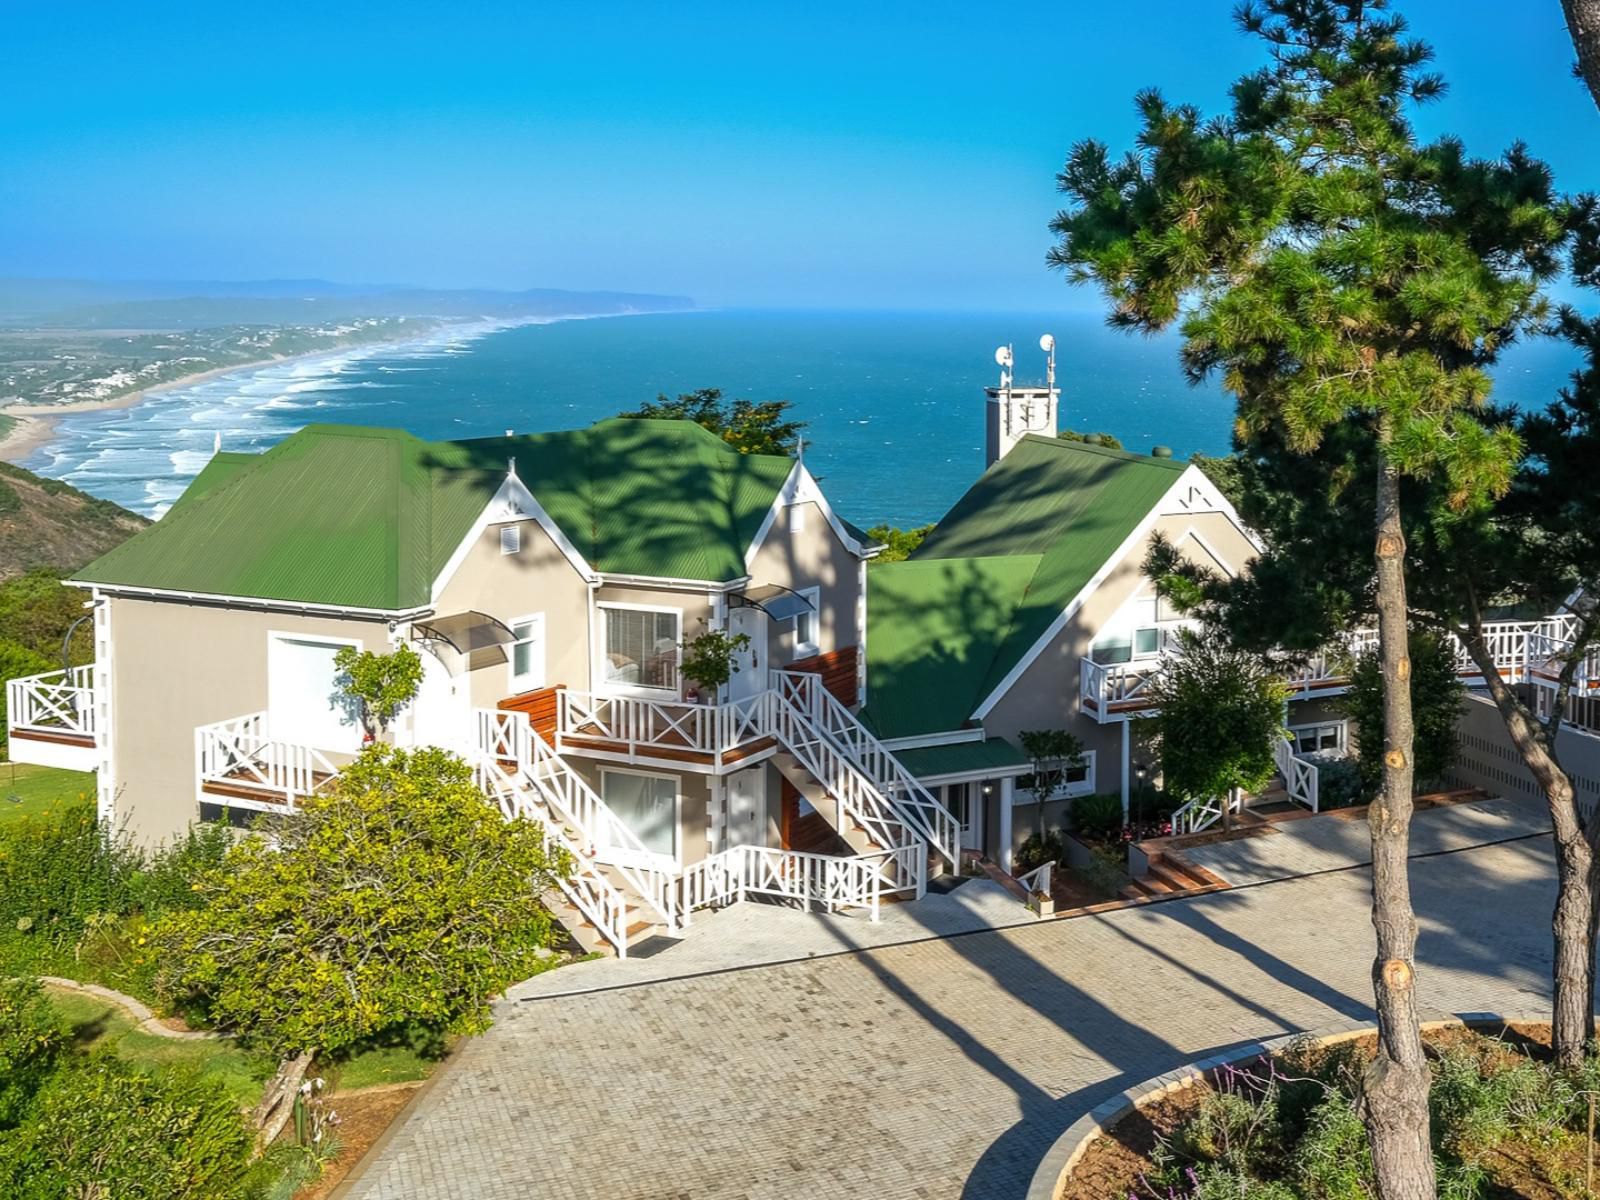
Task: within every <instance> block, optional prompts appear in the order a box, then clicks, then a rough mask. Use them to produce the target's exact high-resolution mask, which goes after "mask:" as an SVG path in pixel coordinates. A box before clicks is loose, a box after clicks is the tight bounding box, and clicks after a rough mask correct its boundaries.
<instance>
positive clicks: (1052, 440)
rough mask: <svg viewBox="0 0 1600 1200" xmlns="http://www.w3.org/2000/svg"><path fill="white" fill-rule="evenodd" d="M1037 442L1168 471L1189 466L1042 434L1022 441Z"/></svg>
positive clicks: (1184, 461)
mask: <svg viewBox="0 0 1600 1200" xmlns="http://www.w3.org/2000/svg"><path fill="white" fill-rule="evenodd" d="M1020 440H1022V441H1024V442H1035V443H1037V444H1039V445H1041V446H1049V447H1051V448H1052V449H1056V450H1070V451H1073V452H1076V453H1079V454H1093V455H1096V456H1098V457H1100V458H1113V459H1117V460H1118V461H1120V462H1126V463H1144V464H1147V465H1149V466H1152V467H1160V468H1162V469H1163V470H1166V471H1181V470H1183V469H1184V468H1185V467H1187V466H1188V465H1189V460H1188V459H1186V458H1157V457H1156V456H1155V455H1154V454H1137V453H1135V452H1134V451H1132V450H1119V449H1117V448H1116V447H1114V446H1099V445H1096V444H1095V443H1093V442H1075V441H1072V440H1070V439H1068V438H1062V437H1050V436H1048V435H1046V434H1042V433H1025V434H1023V435H1022V438H1021V439H1020Z"/></svg>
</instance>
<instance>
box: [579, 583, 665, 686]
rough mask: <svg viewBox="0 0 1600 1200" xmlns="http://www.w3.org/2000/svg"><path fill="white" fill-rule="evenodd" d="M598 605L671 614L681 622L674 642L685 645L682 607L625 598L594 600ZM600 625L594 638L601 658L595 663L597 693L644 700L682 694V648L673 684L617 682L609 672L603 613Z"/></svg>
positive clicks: (600, 608) (600, 606)
mask: <svg viewBox="0 0 1600 1200" xmlns="http://www.w3.org/2000/svg"><path fill="white" fill-rule="evenodd" d="M595 608H596V609H599V610H605V609H612V608H615V609H621V610H623V611H626V612H644V613H671V614H672V615H673V616H674V617H676V618H677V623H678V631H677V635H676V636H675V637H674V638H673V645H674V646H675V647H680V648H681V647H682V645H683V609H681V608H673V607H672V606H671V605H667V604H629V603H627V602H626V601H622V600H597V601H595ZM599 626H600V629H599V631H598V635H597V636H596V638H595V645H596V651H597V654H598V657H597V658H596V660H595V663H594V680H595V687H594V690H595V691H596V692H597V693H604V694H605V695H609V696H634V697H637V698H639V699H643V700H665V699H668V698H671V699H674V700H676V699H677V698H678V697H679V696H680V695H681V693H682V689H683V663H682V661H681V656H682V651H681V649H680V650H678V654H679V656H680V661H679V663H678V666H677V670H676V671H675V672H674V674H675V675H676V676H677V681H676V683H675V684H674V686H672V687H649V686H646V685H645V684H642V683H614V682H612V681H611V680H610V679H608V678H607V675H608V672H607V670H606V668H607V666H608V665H609V663H610V659H609V657H608V655H609V653H610V652H609V650H608V648H607V646H606V621H605V618H604V616H603V615H602V617H601V619H600V621H599ZM641 665H642V664H641Z"/></svg>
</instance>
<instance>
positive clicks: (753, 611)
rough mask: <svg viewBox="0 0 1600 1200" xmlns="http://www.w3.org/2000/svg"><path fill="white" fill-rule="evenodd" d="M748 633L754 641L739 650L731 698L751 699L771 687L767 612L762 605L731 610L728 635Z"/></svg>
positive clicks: (732, 679)
mask: <svg viewBox="0 0 1600 1200" xmlns="http://www.w3.org/2000/svg"><path fill="white" fill-rule="evenodd" d="M741 633H742V634H744V635H745V636H746V637H748V638H749V639H750V644H749V645H748V646H746V647H745V648H744V649H743V650H739V651H736V652H735V653H734V656H733V664H734V666H735V667H737V668H738V669H737V670H736V671H734V673H733V678H731V679H729V680H728V699H729V700H730V701H735V700H747V699H749V698H750V697H751V696H755V695H759V694H760V693H761V692H764V691H766V690H767V680H766V674H767V614H766V613H764V612H762V611H761V610H760V609H759V608H735V609H730V610H729V612H728V636H729V637H738V636H739V635H740V634H741Z"/></svg>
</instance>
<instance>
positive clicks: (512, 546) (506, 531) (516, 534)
mask: <svg viewBox="0 0 1600 1200" xmlns="http://www.w3.org/2000/svg"><path fill="white" fill-rule="evenodd" d="M521 550H522V526H521V525H502V526H500V553H501V554H517V553H520V552H521Z"/></svg>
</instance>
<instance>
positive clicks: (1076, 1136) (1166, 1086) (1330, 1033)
mask: <svg viewBox="0 0 1600 1200" xmlns="http://www.w3.org/2000/svg"><path fill="white" fill-rule="evenodd" d="M1549 1023H1550V1014H1549V1012H1548V1011H1546V1012H1541V1013H1536V1014H1529V1013H1510V1014H1501V1013H1490V1012H1462V1013H1452V1014H1445V1015H1440V1016H1435V1017H1432V1018H1429V1019H1425V1020H1423V1021H1422V1022H1421V1029H1422V1032H1424V1033H1431V1032H1433V1031H1435V1030H1439V1029H1450V1028H1455V1027H1458V1026H1467V1027H1477V1026H1480V1025H1488V1026H1495V1025H1499V1026H1502V1027H1503V1026H1508V1025H1548V1024H1549ZM1377 1028H1378V1025H1377V1022H1376V1021H1336V1022H1334V1023H1332V1024H1330V1025H1322V1026H1319V1027H1318V1028H1316V1029H1308V1030H1303V1031H1299V1032H1295V1033H1284V1034H1279V1035H1278V1036H1277V1037H1272V1038H1266V1039H1265V1040H1263V1041H1258V1042H1247V1043H1245V1044H1243V1045H1240V1046H1235V1047H1233V1048H1232V1049H1231V1050H1224V1051H1222V1052H1220V1053H1218V1054H1213V1055H1210V1056H1209V1057H1207V1058H1202V1059H1199V1060H1197V1061H1195V1062H1192V1063H1187V1064H1185V1065H1184V1066H1181V1067H1178V1068H1176V1069H1174V1070H1171V1071H1167V1072H1165V1073H1164V1074H1161V1075H1153V1076H1151V1077H1150V1078H1149V1079H1146V1080H1144V1081H1143V1082H1142V1083H1137V1084H1135V1085H1134V1086H1133V1087H1131V1088H1128V1089H1127V1090H1126V1091H1123V1092H1120V1093H1118V1094H1117V1095H1115V1096H1112V1097H1111V1098H1109V1099H1107V1100H1104V1101H1102V1102H1101V1103H1099V1104H1097V1105H1095V1106H1094V1107H1093V1108H1092V1109H1090V1110H1089V1111H1088V1112H1087V1113H1085V1114H1084V1115H1083V1116H1081V1117H1079V1118H1078V1119H1077V1120H1076V1121H1074V1122H1073V1123H1072V1124H1071V1125H1069V1126H1067V1129H1066V1132H1064V1133H1062V1134H1061V1136H1060V1137H1058V1138H1056V1140H1055V1141H1054V1142H1052V1143H1051V1144H1050V1148H1049V1149H1048V1150H1046V1151H1045V1153H1044V1157H1043V1158H1042V1159H1040V1161H1039V1166H1038V1167H1037V1168H1036V1169H1035V1171H1034V1173H1033V1179H1032V1181H1031V1182H1030V1183H1029V1184H1028V1191H1027V1193H1026V1196H1027V1200H1056V1196H1057V1195H1058V1194H1059V1193H1060V1190H1061V1188H1062V1185H1063V1184H1065V1183H1066V1181H1067V1179H1068V1177H1069V1176H1070V1175H1071V1174H1072V1170H1073V1168H1074V1167H1076V1166H1077V1165H1078V1161H1079V1160H1080V1159H1081V1158H1083V1156H1084V1154H1085V1152H1087V1150H1088V1149H1089V1146H1090V1144H1091V1143H1093V1142H1094V1140H1095V1139H1096V1138H1098V1137H1100V1136H1101V1135H1102V1134H1104V1133H1106V1132H1107V1131H1108V1130H1110V1129H1111V1128H1112V1127H1113V1126H1115V1125H1116V1123H1117V1122H1118V1121H1120V1120H1122V1119H1123V1118H1124V1117H1127V1116H1129V1115H1130V1114H1132V1113H1133V1112H1135V1111H1136V1110H1138V1109H1140V1108H1142V1107H1144V1106H1145V1105H1147V1104H1150V1103H1152V1102H1153V1101H1156V1100H1159V1099H1161V1098H1162V1097H1163V1096H1166V1095H1169V1094H1171V1093H1172V1092H1177V1091H1182V1090H1184V1089H1185V1088H1189V1087H1192V1086H1194V1084H1196V1083H1198V1082H1200V1081H1201V1080H1202V1079H1204V1078H1205V1076H1207V1075H1208V1074H1210V1073H1211V1072H1212V1071H1215V1070H1216V1069H1217V1068H1218V1067H1222V1066H1227V1065H1229V1064H1231V1063H1239V1062H1244V1061H1246V1060H1249V1059H1253V1058H1260V1057H1261V1056H1262V1055H1270V1054H1275V1053H1277V1052H1279V1051H1281V1050H1283V1049H1285V1048H1287V1047H1288V1046H1290V1045H1292V1044H1293V1043H1295V1042H1300V1041H1304V1040H1306V1039H1308V1038H1309V1039H1310V1040H1311V1041H1313V1042H1315V1043H1316V1044H1317V1045H1319V1046H1333V1045H1337V1044H1338V1043H1340V1042H1348V1041H1353V1040H1354V1039H1356V1038H1358V1037H1364V1036H1366V1035H1367V1034H1369V1033H1374V1032H1376V1031H1377Z"/></svg>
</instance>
